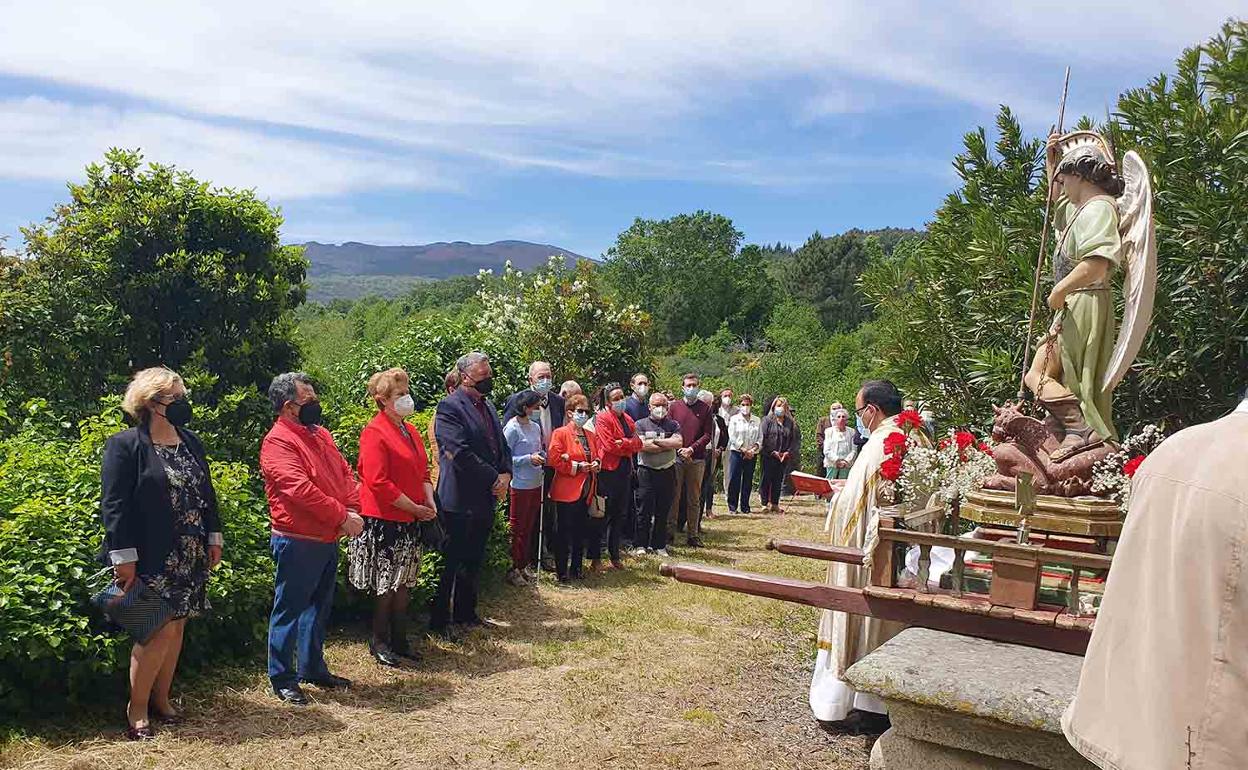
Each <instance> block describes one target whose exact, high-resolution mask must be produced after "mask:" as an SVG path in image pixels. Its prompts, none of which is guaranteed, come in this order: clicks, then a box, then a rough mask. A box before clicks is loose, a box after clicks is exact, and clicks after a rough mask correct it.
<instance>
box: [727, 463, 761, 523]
mask: <svg viewBox="0 0 1248 770" xmlns="http://www.w3.org/2000/svg"><path fill="white" fill-rule="evenodd" d="M757 462H758V458H757V457H751V458H750V459H748V460H747V459H745V455H743V454H741V453H740V452H737V451H735V450H733V451H731V452H729V453H728V510H730V511H733V512H734V513H735V512H740V513H749V512H750V492H751V491H752V490H753V486H754V464H755V463H757Z"/></svg>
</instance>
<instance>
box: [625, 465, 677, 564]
mask: <svg viewBox="0 0 1248 770" xmlns="http://www.w3.org/2000/svg"><path fill="white" fill-rule="evenodd" d="M674 494H676V466H674V465H673V466H669V467H667V468H664V469H663V470H661V471H656V470H653V469H651V468H647V467H646V466H644V465H642V466H639V467H638V468H637V503H638V505H637V529H636V530H635V531H634V534H633V545H635V546H637V547H639V548H653V549H655V550H657V549H659V548H666V547H667V514H668V511H670V510H671V508H672V495H674Z"/></svg>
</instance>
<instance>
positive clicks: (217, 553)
mask: <svg viewBox="0 0 1248 770" xmlns="http://www.w3.org/2000/svg"><path fill="white" fill-rule="evenodd" d="M220 563H221V546H219V545H210V546H208V569H216V567H217V565H218V564H220Z"/></svg>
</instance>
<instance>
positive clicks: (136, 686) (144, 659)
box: [100, 367, 223, 740]
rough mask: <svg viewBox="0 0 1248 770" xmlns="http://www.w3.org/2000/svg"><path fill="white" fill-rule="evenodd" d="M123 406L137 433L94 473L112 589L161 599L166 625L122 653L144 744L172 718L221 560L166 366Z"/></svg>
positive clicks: (196, 445)
mask: <svg viewBox="0 0 1248 770" xmlns="http://www.w3.org/2000/svg"><path fill="white" fill-rule="evenodd" d="M122 408H124V409H125V410H126V412H127V413H128V414H129V415H130V416H131V417H132V418H134V420H135V421H136V422H137V423H138V425H137V426H136V427H134V428H131V429H129V430H124V431H122V432H121V433H118V434H116V435H113V436H110V437H109V438H108V441H107V442H105V444H104V460H103V465H102V468H101V480H102V490H101V495H100V518H101V519H102V520H103V522H104V547H103V552H102V553H101V558H102V559H103V560H105V561H106V562H107V563H108V564H110V565H112V567H113V572H114V575H115V579H116V582H117V585H119V586H121V587H122V588H123V589H124V590H126V591H130V590H132V589H135V588H137V587H138V586H139V583H140V581H141V583H142V584H143V585H146V586H148V587H149V588H151V589H152V590H153V591H155V592H156V593H157V594H159V595H160V596H161V598H163V599H164V600H165V602H166V603H167V604H168V605H169V606H170V607H171V608H172V610H173V613H172V615H173V619H172V620H170V621H169V622H168V623H166V624H165V625H164V626H163V627H162V628H161V629H160V630H159V631H157V632H156V633H155V634H154V635H153V636H152V637H151V638H150V639H148V640H147V642H146V643H144V644H139V643H137V642H136V643H135V645H134V648H133V650H132V651H131V653H130V703H129V705H128V706H127V708H126V721H127V722H128V724H129V727H128V729H127V731H126V736H127V737H128V738H130V739H131V740H147V739H149V738H151V737H152V735H153V733H152V727H151V719H150V718H149V704H150V710H151V711H154V712H155V713H153V714H150V717H153V718H155V719H156V720H157V721H161V722H166V723H168V722H173V721H176V720H177V718H178V714H177V712H176V711H174V708H173V704H172V703H171V702H170V701H169V688H170V686H171V685H172V684H173V673H174V671H175V670H176V669H177V666H178V655H179V653H180V652H181V651H182V633H183V630H184V629H185V627H186V619H187V618H188V617H190V616H191V615H197V614H199V613H201V612H203V611H205V610H207V609H208V608H209V605H208V599H207V596H206V594H205V586H206V584H207V582H208V572H209V570H211V569H212V568H213V567H215V566H216V565H217V563H218V562H220V561H221V548H222V545H223V542H222V536H221V521H220V516H219V514H218V512H217V496H216V493H215V492H214V491H213V488H212V479H211V477H210V476H209V474H208V461H207V458H206V457H205V456H204V446H203V444H202V443H200V441H199V438H198V437H197V436H196V435H195V434H194V433H192V432H190V431H189V430H186V429H185V428H184V427H183V426H185V425H186V424H187V423H188V422H190V419H191V406H190V403H189V402H188V401H187V400H186V386H185V385H184V384H183V382H182V378H181V377H179V376H178V375H177V373H176V372H174V371H172V370H170V369H166V368H164V367H154V368H151V369H144V370H143V371H141V372H139V373H138V374H136V375H135V376H134V379H133V380H131V382H130V386H129V387H128V388H126V395H125V399H124V400H123V402H122Z"/></svg>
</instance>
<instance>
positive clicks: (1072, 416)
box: [1023, 131, 1157, 463]
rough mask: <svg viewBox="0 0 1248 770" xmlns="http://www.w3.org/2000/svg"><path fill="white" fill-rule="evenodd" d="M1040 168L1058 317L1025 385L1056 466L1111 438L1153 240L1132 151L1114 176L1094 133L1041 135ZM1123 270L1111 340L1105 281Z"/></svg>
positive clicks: (1141, 173) (1143, 321)
mask: <svg viewBox="0 0 1248 770" xmlns="http://www.w3.org/2000/svg"><path fill="white" fill-rule="evenodd" d="M1046 160H1047V163H1046V171H1047V173H1048V179H1049V180H1050V184H1054V185H1055V186H1056V188H1057V190H1058V191H1060V195H1059V197H1058V198H1057V200H1056V201H1055V216H1054V220H1053V221H1054V224H1055V226H1056V229H1055V233H1056V237H1057V247H1056V250H1055V251H1054V254H1053V280H1054V285H1053V289H1052V291H1050V292H1049V298H1048V304H1049V307H1050V308H1052V309H1053V310H1054V311H1055V312H1056V316H1055V317H1054V319H1053V324H1052V325H1051V326H1050V327H1049V330H1048V332H1047V333H1046V334H1045V335H1044V337H1042V338H1041V340H1040V343H1039V345H1038V346H1037V348H1036V356H1035V358H1034V359H1033V361H1032V363H1031V367H1030V369H1029V370H1028V371H1027V374H1026V375H1025V377H1024V378H1023V382H1024V384H1025V385H1026V386H1027V387H1028V388H1029V389H1030V390H1031V392H1032V393H1034V394H1035V396H1036V400H1037V401H1038V402H1039V403H1040V404H1041V405H1042V406H1043V407H1044V408H1045V411H1047V412H1048V415H1049V416H1048V419H1047V421H1046V423H1047V425H1048V427H1049V429H1050V431H1051V432H1053V433H1054V434H1056V437H1057V438H1058V439H1059V440H1060V443H1059V445H1058V447H1057V449H1056V451H1054V452H1053V453H1052V454H1051V456H1050V459H1051V460H1052V461H1053V462H1055V463H1060V462H1062V461H1063V460H1065V459H1067V458H1069V457H1071V456H1072V455H1074V454H1077V453H1079V452H1082V451H1085V450H1088V449H1093V448H1095V447H1098V446H1100V445H1102V444H1103V443H1104V442H1106V441H1117V439H1118V431H1117V429H1116V428H1115V427H1114V421H1113V414H1112V409H1111V406H1112V395H1113V390H1114V388H1115V387H1116V386H1117V385H1118V383H1119V382H1120V381H1121V380H1122V378H1123V376H1124V375H1125V374H1126V373H1127V370H1129V369H1130V368H1131V364H1132V362H1134V360H1135V357H1136V354H1138V353H1139V350H1140V346H1141V345H1142V344H1143V342H1144V336H1145V334H1146V333H1147V331H1148V326H1149V322H1150V320H1151V318H1152V311H1153V295H1154V293H1155V291H1156V286H1157V243H1156V233H1155V231H1154V226H1153V200H1152V198H1153V196H1152V186H1151V184H1150V182H1149V176H1148V169H1147V168H1146V167H1145V165H1144V160H1143V159H1142V158H1141V157H1140V156H1139V154H1137V153H1136V152H1134V151H1132V152H1128V153H1127V154H1126V156H1125V157H1123V159H1122V170H1121V173H1120V172H1119V168H1118V165H1117V163H1116V162H1115V159H1114V153H1113V151H1112V150H1111V148H1110V147H1109V145H1108V144H1107V143H1106V141H1105V139H1104V138H1103V137H1102V136H1101V135H1099V134H1097V133H1095V132H1092V131H1075V132H1072V133H1068V134H1064V135H1061V136H1058V135H1054V136H1050V137H1049V141H1048V146H1047V152H1046ZM1115 270H1121V271H1122V272H1123V282H1122V285H1123V298H1124V307H1125V309H1124V312H1123V318H1122V327H1121V329H1120V330H1119V331H1118V333H1117V336H1116V337H1115V319H1114V297H1113V294H1112V291H1111V288H1110V285H1111V284H1110V278H1111V277H1112V274H1113V272H1114V271H1115Z"/></svg>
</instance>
